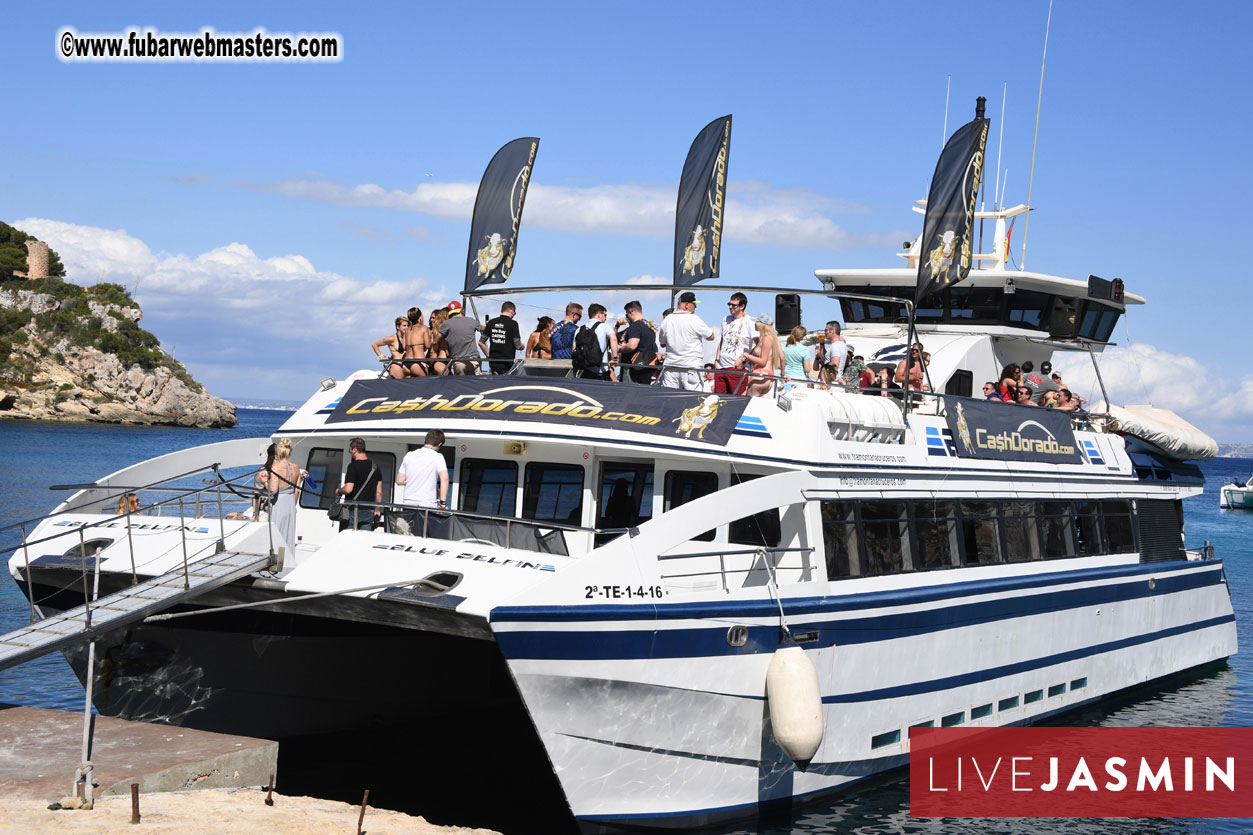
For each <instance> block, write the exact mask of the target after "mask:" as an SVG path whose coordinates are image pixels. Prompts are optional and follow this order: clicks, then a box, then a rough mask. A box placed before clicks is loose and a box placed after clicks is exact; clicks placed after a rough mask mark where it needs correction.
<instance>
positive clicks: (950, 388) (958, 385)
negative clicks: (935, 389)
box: [944, 368, 975, 397]
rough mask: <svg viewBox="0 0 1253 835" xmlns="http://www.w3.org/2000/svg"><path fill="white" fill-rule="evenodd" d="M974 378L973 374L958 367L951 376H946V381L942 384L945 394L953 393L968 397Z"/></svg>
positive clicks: (973, 384) (972, 389)
mask: <svg viewBox="0 0 1253 835" xmlns="http://www.w3.org/2000/svg"><path fill="white" fill-rule="evenodd" d="M974 387H975V378H974V374H972V373H971V372H969V371H967V370H966V369H964V368H963V369H958V370H957V371H954V372H953V376H952V377H949V378H948V382H947V383H945V384H944V393H945V394H955V395H957V396H958V397H969V396H970V393H971V392H972V391H974Z"/></svg>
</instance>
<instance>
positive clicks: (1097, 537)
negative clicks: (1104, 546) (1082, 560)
mask: <svg viewBox="0 0 1253 835" xmlns="http://www.w3.org/2000/svg"><path fill="white" fill-rule="evenodd" d="M1075 537H1076V538H1077V539H1078V540H1079V555H1080V556H1084V557H1090V556H1093V555H1095V554H1099V553H1101V525H1100V521H1099V518H1098V515H1097V510H1096V502H1086V501H1085V502H1075Z"/></svg>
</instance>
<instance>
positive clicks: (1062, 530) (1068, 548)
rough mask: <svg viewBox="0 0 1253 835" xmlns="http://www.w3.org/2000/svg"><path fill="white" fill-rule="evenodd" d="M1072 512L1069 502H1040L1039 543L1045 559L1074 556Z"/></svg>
mask: <svg viewBox="0 0 1253 835" xmlns="http://www.w3.org/2000/svg"><path fill="white" fill-rule="evenodd" d="M1072 513H1073V509H1072V507H1071V504H1070V502H1040V508H1039V514H1040V544H1041V547H1042V548H1043V549H1044V557H1045V558H1046V559H1054V558H1057V557H1072V556H1074V554H1075V536H1074V529H1075V525H1074V517H1073V516H1072Z"/></svg>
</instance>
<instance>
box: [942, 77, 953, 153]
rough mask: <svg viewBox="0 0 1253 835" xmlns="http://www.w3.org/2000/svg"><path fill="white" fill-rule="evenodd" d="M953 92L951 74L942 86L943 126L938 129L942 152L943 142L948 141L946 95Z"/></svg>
mask: <svg viewBox="0 0 1253 835" xmlns="http://www.w3.org/2000/svg"><path fill="white" fill-rule="evenodd" d="M951 92H953V76H952V75H950V76H949V77H948V84H947V86H945V88H944V127H943V128H942V129H941V130H940V152H941V153H943V152H944V143H945V142H948V96H949V93H951Z"/></svg>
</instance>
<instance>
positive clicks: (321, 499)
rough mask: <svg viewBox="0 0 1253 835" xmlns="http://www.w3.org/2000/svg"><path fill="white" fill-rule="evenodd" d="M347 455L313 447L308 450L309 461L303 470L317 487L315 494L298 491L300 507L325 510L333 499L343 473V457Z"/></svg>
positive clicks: (340, 451) (337, 451) (308, 491)
mask: <svg viewBox="0 0 1253 835" xmlns="http://www.w3.org/2000/svg"><path fill="white" fill-rule="evenodd" d="M347 454H348V453H347V452H346V451H345V450H343V449H327V448H325V447H314V448H313V449H311V450H309V460H308V461H307V462H306V463H305V467H304V468H305V469H306V470H308V471H309V478H310V479H311V480H312V481H313V482H314V483H315V484H317V485H318V489H317V492H314V491H313V490H309V489H307V488H306V489H304V490H301V491H300V506H301V507H309V508H321V509H322V510H326V509H327V508H328V507H330V506H331V505H332V504H334V502H335V499H336V498H337V497H336V495H335V489H336V488H337V487H339V477H340V475H342V474H343V472H344V457H345V456H346V455H347Z"/></svg>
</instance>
